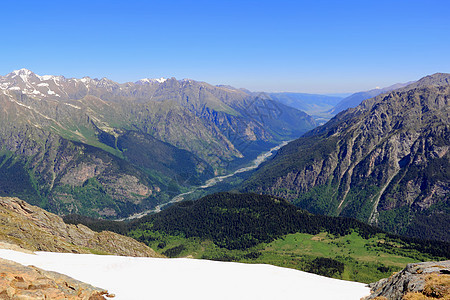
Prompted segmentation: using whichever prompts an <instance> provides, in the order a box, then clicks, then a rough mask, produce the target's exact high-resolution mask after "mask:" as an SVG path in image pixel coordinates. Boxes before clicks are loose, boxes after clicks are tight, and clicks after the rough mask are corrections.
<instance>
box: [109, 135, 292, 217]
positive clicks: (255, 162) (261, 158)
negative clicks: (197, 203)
mask: <svg viewBox="0 0 450 300" xmlns="http://www.w3.org/2000/svg"><path fill="white" fill-rule="evenodd" d="M289 142H290V141H284V142H282V143H281V144H279V145H278V146H275V147H273V148H271V149H270V150H269V151H267V152H264V153H262V154H260V155H258V157H257V158H255V159H254V160H253V161H252V163H251V165H250V166H247V167H243V168H240V169H238V170H236V171H234V172H233V173H230V174H228V175H222V176H216V177H213V178H211V179H208V180H207V181H206V182H205V184H204V185H200V186H196V187H193V188H192V189H191V190H190V191H189V192H185V193H182V194H178V195H176V196H175V197H173V198H172V200H170V201H169V202H166V203H163V204H160V205H158V206H156V207H155V208H154V209H151V210H146V211H143V212H141V213H137V214H134V215H132V216H129V217H128V218H125V219H120V220H118V221H124V220H132V219H139V218H142V217H143V216H145V215H147V214H149V213H154V212H156V213H158V212H160V211H161V209H162V208H163V207H164V206H166V205H169V204H172V203H176V202H180V201H183V200H184V197H185V196H187V195H189V194H192V193H193V192H195V191H197V190H201V189H206V188H209V187H212V186H214V185H216V184H217V183H219V182H221V181H223V180H224V179H227V178H230V177H233V176H235V175H236V174H239V173H244V172H248V171H251V170H254V169H256V168H257V167H259V165H260V164H262V163H263V162H264V161H266V159H268V158H269V157H271V156H272V155H273V153H274V152H275V151H278V150H279V149H280V148H281V147H283V146H285V145H287V143H289Z"/></svg>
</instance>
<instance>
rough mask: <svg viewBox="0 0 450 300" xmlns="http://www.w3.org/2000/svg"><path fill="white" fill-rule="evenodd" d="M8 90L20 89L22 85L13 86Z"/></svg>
mask: <svg viewBox="0 0 450 300" xmlns="http://www.w3.org/2000/svg"><path fill="white" fill-rule="evenodd" d="M8 90H11V91H20V87H18V86H13V87H10V88H9V89H8Z"/></svg>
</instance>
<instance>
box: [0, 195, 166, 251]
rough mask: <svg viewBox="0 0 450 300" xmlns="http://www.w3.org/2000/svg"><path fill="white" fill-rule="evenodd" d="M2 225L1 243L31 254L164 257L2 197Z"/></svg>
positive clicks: (105, 233)
mask: <svg viewBox="0 0 450 300" xmlns="http://www.w3.org/2000/svg"><path fill="white" fill-rule="evenodd" d="M0 225H1V226H0V241H1V242H7V243H10V244H13V245H18V246H20V247H21V248H22V249H27V250H31V251H53V252H70V253H98V252H100V253H104V254H114V255H122V256H139V257H160V255H158V254H157V253H155V252H154V251H153V250H152V249H150V248H149V247H147V246H145V245H144V244H142V243H139V242H137V241H135V240H133V239H131V238H129V237H126V236H122V235H119V234H117V233H113V232H109V231H102V232H94V231H92V230H90V229H89V228H87V227H86V226H83V225H68V224H66V223H64V222H63V220H62V219H61V218H60V217H58V216H56V215H54V214H52V213H49V212H47V211H45V210H43V209H40V208H38V207H36V206H32V205H30V204H28V203H26V202H25V201H22V200H20V199H17V198H5V197H0Z"/></svg>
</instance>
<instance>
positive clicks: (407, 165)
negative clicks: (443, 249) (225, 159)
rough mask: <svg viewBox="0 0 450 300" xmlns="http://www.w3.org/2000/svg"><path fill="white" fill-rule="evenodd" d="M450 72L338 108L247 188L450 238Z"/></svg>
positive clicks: (425, 234) (322, 210) (313, 207)
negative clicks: (338, 109) (449, 232)
mask: <svg viewBox="0 0 450 300" xmlns="http://www.w3.org/2000/svg"><path fill="white" fill-rule="evenodd" d="M448 78H450V75H449V74H435V75H432V76H428V77H425V78H423V79H421V80H419V81H418V82H416V83H413V84H412V85H410V86H408V87H405V88H402V89H399V90H395V91H392V92H390V93H388V94H383V95H380V96H377V97H375V98H371V99H369V100H366V101H364V102H363V103H362V104H361V105H359V106H358V107H356V108H354V109H349V110H347V111H344V112H342V113H340V114H338V115H337V116H336V117H335V118H333V119H332V120H330V121H329V122H328V123H326V124H325V125H323V126H320V127H318V128H316V129H314V130H312V131H310V132H309V133H307V134H305V135H304V137H302V138H300V139H297V140H295V141H294V142H291V143H289V144H288V145H287V146H285V147H283V148H282V149H281V150H280V151H279V152H278V154H277V155H276V157H274V159H272V160H271V161H269V162H267V163H266V164H265V165H263V166H262V167H261V168H260V170H259V171H257V173H256V174H255V175H254V176H253V177H252V178H251V179H250V180H248V181H247V183H246V184H245V186H244V190H252V191H257V192H261V193H268V194H273V195H277V196H282V197H285V198H287V199H290V200H291V201H293V202H294V203H296V204H297V205H299V206H300V207H302V208H306V209H308V210H309V211H311V212H314V213H322V214H330V215H341V216H349V217H356V218H358V219H360V220H363V221H366V222H371V223H372V224H376V225H378V226H380V227H382V228H383V229H385V230H388V231H391V232H396V233H400V234H407V235H410V236H414V237H419V238H428V239H441V240H449V239H450V237H449V236H448V230H447V228H448V225H449V220H450V218H449V215H448V207H449V199H450V196H449V195H450V182H449V178H450V174H449V172H450V162H449V161H450V159H449V157H450V156H449V155H450V152H449V149H450V143H449V141H450V124H449V120H450V111H449V109H450V105H449V98H450V85H448Z"/></svg>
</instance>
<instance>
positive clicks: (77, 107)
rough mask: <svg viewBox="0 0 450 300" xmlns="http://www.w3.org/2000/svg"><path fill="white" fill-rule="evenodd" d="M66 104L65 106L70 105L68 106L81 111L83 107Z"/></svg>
mask: <svg viewBox="0 0 450 300" xmlns="http://www.w3.org/2000/svg"><path fill="white" fill-rule="evenodd" d="M64 104H65V105H68V106H70V107H73V108H76V109H81V107H79V106H76V105H73V104H70V103H64Z"/></svg>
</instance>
